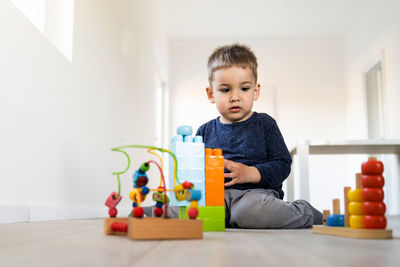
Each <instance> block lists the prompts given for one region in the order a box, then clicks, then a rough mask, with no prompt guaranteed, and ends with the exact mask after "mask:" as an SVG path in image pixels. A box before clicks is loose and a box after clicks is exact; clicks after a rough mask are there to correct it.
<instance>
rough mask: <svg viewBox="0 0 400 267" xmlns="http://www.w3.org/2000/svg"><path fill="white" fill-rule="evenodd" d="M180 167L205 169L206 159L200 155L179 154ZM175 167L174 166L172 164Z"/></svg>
mask: <svg viewBox="0 0 400 267" xmlns="http://www.w3.org/2000/svg"><path fill="white" fill-rule="evenodd" d="M176 159H177V161H178V168H179V169H204V168H205V159H204V157H198V156H185V157H183V156H177V157H176ZM172 167H173V166H172Z"/></svg>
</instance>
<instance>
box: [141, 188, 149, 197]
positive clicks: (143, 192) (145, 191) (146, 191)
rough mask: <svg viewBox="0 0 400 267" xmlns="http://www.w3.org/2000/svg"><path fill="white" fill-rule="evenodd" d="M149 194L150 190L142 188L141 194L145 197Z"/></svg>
mask: <svg viewBox="0 0 400 267" xmlns="http://www.w3.org/2000/svg"><path fill="white" fill-rule="evenodd" d="M149 192H150V189H149V188H148V187H147V186H143V187H142V194H143V195H147V194H148V193H149Z"/></svg>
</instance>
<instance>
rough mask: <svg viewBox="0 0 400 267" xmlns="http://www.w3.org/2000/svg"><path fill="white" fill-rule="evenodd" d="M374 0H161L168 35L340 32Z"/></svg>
mask: <svg viewBox="0 0 400 267" xmlns="http://www.w3.org/2000/svg"><path fill="white" fill-rule="evenodd" d="M371 1H372V0H247V1H245V0H161V1H160V2H159V4H160V5H161V6H162V8H163V10H164V12H165V14H164V16H165V17H164V18H165V21H166V29H167V34H168V37H169V38H170V39H214V38H218V39H222V38H273V37H286V36H290V37H293V36H296V37H297V36H298V37H302V36H308V37H310V36H342V35H344V34H345V33H346V32H347V30H348V28H349V27H350V26H351V25H352V24H353V23H354V22H355V21H356V20H357V19H358V18H359V17H360V15H361V14H362V12H363V10H364V9H365V8H366V7H367V6H368V5H369V3H370V2H371Z"/></svg>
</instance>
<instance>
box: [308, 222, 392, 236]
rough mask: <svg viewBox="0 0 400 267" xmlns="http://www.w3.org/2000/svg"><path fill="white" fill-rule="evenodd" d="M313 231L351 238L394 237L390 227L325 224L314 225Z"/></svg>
mask: <svg viewBox="0 0 400 267" xmlns="http://www.w3.org/2000/svg"><path fill="white" fill-rule="evenodd" d="M313 232H314V233H316V234H323V235H335V236H343V237H350V238H365V239H392V238H393V233H392V230H390V229H353V228H350V227H331V226H324V225H313Z"/></svg>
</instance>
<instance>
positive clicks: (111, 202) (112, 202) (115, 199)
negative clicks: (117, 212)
mask: <svg viewBox="0 0 400 267" xmlns="http://www.w3.org/2000/svg"><path fill="white" fill-rule="evenodd" d="M121 199H122V196H118V194H117V193H116V192H112V193H111V194H110V195H109V196H108V198H107V200H106V203H105V205H106V206H107V207H109V208H110V209H112V208H115V206H117V205H118V203H119V202H120V201H121Z"/></svg>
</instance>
